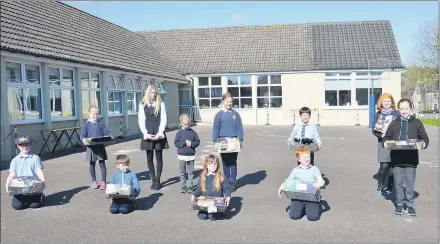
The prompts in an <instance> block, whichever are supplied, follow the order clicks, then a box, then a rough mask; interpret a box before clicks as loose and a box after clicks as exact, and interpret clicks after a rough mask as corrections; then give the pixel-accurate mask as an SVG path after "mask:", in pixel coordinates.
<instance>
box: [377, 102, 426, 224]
mask: <svg viewBox="0 0 440 244" xmlns="http://www.w3.org/2000/svg"><path fill="white" fill-rule="evenodd" d="M397 107H398V109H399V111H400V117H398V118H397V119H395V120H393V121H392V122H391V123H390V125H389V126H388V129H387V132H386V133H385V136H384V137H383V142H382V143H383V146H384V147H388V145H387V141H390V140H394V141H400V140H408V139H419V140H423V144H424V145H423V148H424V149H426V148H427V147H428V144H429V138H428V135H427V134H426V131H425V127H424V126H423V124H422V122H421V121H420V120H419V119H417V118H416V117H414V116H413V115H411V114H410V112H411V101H410V100H409V99H406V98H404V99H401V100H400V101H399V102H398V103H397ZM418 164H419V151H418V150H391V167H392V170H393V178H394V192H395V194H396V209H395V210H394V214H396V215H402V214H403V211H404V205H406V211H407V213H408V215H409V216H416V215H417V214H416V211H415V208H414V201H415V199H414V183H415V180H416V169H417V165H418ZM404 184H405V187H404V186H403V185H404Z"/></svg>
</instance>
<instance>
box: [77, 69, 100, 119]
mask: <svg viewBox="0 0 440 244" xmlns="http://www.w3.org/2000/svg"><path fill="white" fill-rule="evenodd" d="M80 77H81V89H82V110H83V116H84V117H88V114H89V113H88V111H89V107H90V106H91V105H95V106H97V107H98V108H101V92H100V89H101V81H100V79H99V78H100V77H99V73H93V72H81V74H80ZM99 113H100V114H101V115H102V112H101V110H99Z"/></svg>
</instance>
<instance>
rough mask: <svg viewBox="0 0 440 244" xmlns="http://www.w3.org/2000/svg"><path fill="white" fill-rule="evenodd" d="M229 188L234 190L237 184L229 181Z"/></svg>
mask: <svg viewBox="0 0 440 244" xmlns="http://www.w3.org/2000/svg"><path fill="white" fill-rule="evenodd" d="M229 190H230V191H231V193H232V192H235V191H236V190H237V184H236V183H229Z"/></svg>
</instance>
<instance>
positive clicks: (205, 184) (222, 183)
mask: <svg viewBox="0 0 440 244" xmlns="http://www.w3.org/2000/svg"><path fill="white" fill-rule="evenodd" d="M199 196H205V197H226V199H225V204H226V206H229V201H230V200H231V192H230V191H229V186H228V181H227V180H225V178H224V176H223V173H222V171H221V169H220V165H219V159H218V158H217V157H216V156H214V155H209V156H208V157H206V159H205V164H204V166H203V172H202V174H201V176H200V181H199V184H198V185H197V190H196V191H195V192H194V194H193V195H192V196H191V201H192V202H193V201H194V200H195V198H196V197H199ZM198 217H199V219H202V220H206V219H208V218H209V219H210V220H217V219H219V218H221V217H222V213H209V214H208V212H206V211H199V213H198Z"/></svg>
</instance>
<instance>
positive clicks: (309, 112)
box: [299, 107, 312, 116]
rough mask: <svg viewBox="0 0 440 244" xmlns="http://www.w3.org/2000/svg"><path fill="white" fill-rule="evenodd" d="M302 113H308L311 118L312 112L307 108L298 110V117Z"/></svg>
mask: <svg viewBox="0 0 440 244" xmlns="http://www.w3.org/2000/svg"><path fill="white" fill-rule="evenodd" d="M303 113H308V114H309V115H310V116H311V115H312V110H310V108H309V107H302V108H300V109H299V115H300V116H301V114H303Z"/></svg>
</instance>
